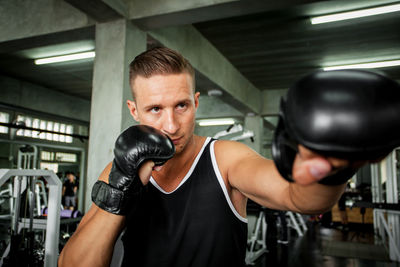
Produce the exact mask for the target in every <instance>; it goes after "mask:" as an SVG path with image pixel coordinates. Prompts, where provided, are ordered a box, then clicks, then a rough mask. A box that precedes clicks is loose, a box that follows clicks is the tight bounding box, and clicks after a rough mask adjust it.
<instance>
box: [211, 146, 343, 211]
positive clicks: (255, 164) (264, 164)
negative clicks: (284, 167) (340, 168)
mask: <svg viewBox="0 0 400 267" xmlns="http://www.w3.org/2000/svg"><path fill="white" fill-rule="evenodd" d="M222 151H223V154H225V155H230V157H229V162H228V160H226V159H224V158H226V157H223V156H222V153H221V152H222ZM216 153H217V159H218V162H219V165H220V167H221V169H222V170H223V171H224V172H225V175H226V177H227V180H228V183H229V185H230V186H231V187H232V188H233V189H234V190H238V191H240V192H241V193H242V194H243V195H244V196H246V197H248V198H250V199H252V200H253V201H255V202H257V203H259V204H260V205H262V206H265V207H269V208H272V209H280V210H292V211H295V212H301V213H308V214H316V213H320V212H322V211H325V210H327V209H329V208H330V207H331V206H333V205H334V204H335V203H336V201H337V200H338V199H339V197H340V195H341V194H342V192H343V190H344V185H339V186H325V185H321V184H319V183H317V181H318V180H319V179H320V178H322V176H325V175H326V174H328V173H329V172H330V171H331V169H332V168H333V167H336V166H335V165H337V164H343V163H342V162H337V161H335V160H333V159H326V158H323V157H321V156H316V155H314V154H307V153H304V154H303V155H298V159H296V162H295V166H294V167H293V168H294V172H295V173H294V176H295V178H296V179H297V178H299V179H300V182H296V183H289V182H288V181H286V180H285V179H283V178H282V177H281V175H280V174H279V172H278V171H277V169H276V167H275V165H274V163H273V161H271V160H269V159H266V158H263V157H262V156H260V155H259V154H257V153H256V152H255V151H253V150H251V149H250V148H248V147H247V146H245V145H243V144H241V143H237V142H232V141H218V142H217V143H216ZM220 153H221V154H220ZM317 165H318V166H319V168H320V171H321V173H320V174H319V175H320V176H319V177H315V176H313V174H312V173H311V172H310V169H311V168H314V167H316V166H317ZM317 168H318V167H317ZM314 175H315V173H314Z"/></svg>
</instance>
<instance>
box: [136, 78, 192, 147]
mask: <svg viewBox="0 0 400 267" xmlns="http://www.w3.org/2000/svg"><path fill="white" fill-rule="evenodd" d="M192 83H193V80H192V78H191V76H190V75H189V74H187V73H181V74H166V75H154V76H151V77H150V78H144V77H142V76H137V77H136V78H135V80H134V81H133V88H134V90H135V101H130V100H128V107H129V109H130V111H131V114H132V116H133V118H134V119H135V120H136V121H138V122H139V123H140V124H145V125H149V126H152V127H154V128H156V129H158V130H160V131H162V132H163V133H165V134H166V135H168V136H169V137H170V138H171V139H172V141H173V142H174V144H175V149H176V153H180V152H181V151H182V150H183V149H184V148H185V146H186V145H187V143H188V142H189V141H190V140H191V137H192V136H193V132H194V126H195V114H196V110H197V107H198V104H199V95H200V93H196V94H194V93H193V84H192Z"/></svg>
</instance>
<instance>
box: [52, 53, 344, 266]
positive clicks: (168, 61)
mask: <svg viewBox="0 0 400 267" xmlns="http://www.w3.org/2000/svg"><path fill="white" fill-rule="evenodd" d="M130 85H131V88H132V93H133V99H134V100H133V101H131V100H128V101H127V105H128V108H129V110H130V112H131V115H132V116H133V118H134V119H135V120H136V121H138V122H139V123H140V124H141V125H148V126H151V127H153V128H155V129H157V130H159V131H160V132H161V133H163V134H165V135H166V136H168V137H169V138H170V140H171V141H172V143H173V145H174V146H175V155H174V156H173V157H172V158H171V159H169V160H168V161H166V162H165V164H164V165H163V166H162V167H161V166H155V163H154V162H153V161H152V160H147V161H145V162H144V163H143V164H141V165H140V167H138V170H137V171H138V175H139V177H140V181H141V183H142V184H143V185H146V186H145V188H144V189H143V190H142V191H141V193H140V194H139V195H140V196H139V197H135V198H134V201H130V202H129V203H130V204H128V205H131V206H132V208H131V210H130V211H129V212H127V213H122V212H115V213H114V212H112V211H111V210H113V209H112V208H110V207H107V205H108V204H109V203H106V202H109V200H108V199H105V198H104V197H103V199H102V200H100V201H98V202H97V200H98V198H99V197H98V195H99V194H100V193H97V192H102V194H104V195H107V194H108V195H107V196H108V198H109V197H113V196H112V195H109V192H108V191H107V190H108V189H106V187H107V184H109V183H111V181H112V180H113V179H114V177H115V175H116V173H119V174H118V175H119V176H121V175H120V173H121V172H124V171H123V170H122V169H124V168H120V167H118V164H119V163H117V162H116V161H115V160H114V162H113V163H110V164H109V165H108V166H107V167H106V168H105V169H104V171H103V172H102V174H101V175H100V177H99V180H100V181H102V182H101V183H102V184H103V185H101V187H100V189H99V188H98V187H96V193H95V194H94V197H93V199H95V201H96V203H97V204H98V205H99V206H101V208H100V207H99V206H98V205H92V207H91V208H90V210H89V211H88V213H87V214H86V215H85V216H84V218H83V219H82V221H81V223H80V225H79V227H78V229H77V230H76V232H75V233H74V235H73V236H72V237H71V239H70V240H69V242H68V243H67V244H66V246H65V247H64V249H63V251H62V253H61V255H60V258H59V266H74V267H77V266H108V265H109V264H110V261H111V257H112V253H113V247H114V244H115V242H116V240H117V238H118V236H119V235H120V233H121V232H122V231H123V229H124V228H125V227H126V231H125V233H124V236H123V238H122V240H123V242H124V262H123V265H124V266H243V265H244V257H245V249H246V239H247V219H246V203H247V199H248V198H250V199H252V200H253V201H255V202H257V203H259V204H260V205H262V206H266V207H269V208H271V209H279V210H292V211H295V212H300V213H308V214H316V213H321V212H323V211H325V210H327V209H329V208H330V207H331V206H333V205H334V204H335V203H336V202H337V200H338V199H339V197H340V195H341V193H342V192H343V190H344V186H345V184H343V185H335V186H326V185H322V184H320V183H318V181H319V180H321V179H322V178H324V177H325V176H327V175H328V174H330V172H331V171H332V170H333V169H336V168H340V167H342V166H346V165H348V162H347V161H346V160H341V159H336V158H330V157H328V158H326V157H323V156H320V155H317V154H316V153H314V152H312V151H310V150H308V149H306V148H305V147H302V146H299V153H298V155H297V156H296V158H295V161H294V164H293V178H294V180H295V183H289V182H287V181H286V180H284V179H282V177H281V176H280V174H279V172H278V171H277V169H276V167H275V165H274V163H273V162H272V161H271V160H268V159H265V158H263V157H261V156H260V155H259V154H257V153H256V152H254V151H253V150H251V149H250V148H248V147H247V146H245V145H243V144H241V143H238V142H232V141H223V140H219V141H215V142H213V141H211V140H210V139H209V138H205V137H201V136H196V135H194V128H195V114H196V110H197V108H198V106H199V93H196V92H195V88H194V86H195V78H194V70H193V68H192V67H191V65H190V63H189V62H188V61H187V60H186V59H184V58H183V57H182V56H181V55H180V54H178V53H177V52H175V51H173V50H170V49H168V48H155V49H152V50H149V51H147V52H144V53H142V54H141V55H139V56H137V57H136V58H135V60H134V61H133V62H132V63H131V65H130ZM135 134H136V133H135ZM139 135H140V136H142V135H144V134H143V133H139ZM124 138H129V136H128V137H127V136H125V137H124ZM124 142H125V141H124ZM117 143H118V141H117ZM128 149H129V148H128ZM117 150H118V149H117ZM124 153H125V152H124ZM129 153H130V152H129ZM134 153H136V152H134ZM117 154H118V153H117ZM117 157H118V156H117ZM122 164H127V165H129V164H130V163H129V162H128V163H126V162H125V163H122ZM157 165H158V164H157ZM116 166H117V167H116ZM125 169H129V168H125ZM121 170H122V171H121ZM118 175H117V176H118ZM124 175H125V174H123V175H122V176H123V177H124V179H125V176H124ZM119 176H118V177H119ZM126 176H127V177H129V175H126ZM118 179H119V178H118ZM128 180H129V179H128ZM121 181H122V180H118V182H117V183H114V182H113V185H112V186H111V187H114V189H115V186H114V185H115V184H121V183H125V182H126V179H125V180H124V181H123V182H121ZM149 181H150V182H149ZM133 183H135V181H133ZM96 184H97V183H96ZM118 186H119V185H117V187H118ZM129 186H131V185H129ZM139 187H140V186H139ZM114 189H112V190H114ZM102 190H103V191H102ZM124 190H125V189H121V192H124ZM129 190H131V189H129ZM132 190H136V187H135V188H134V189H132ZM117 191H118V190H117ZM96 199H97V200H96ZM104 203H106V204H104ZM118 208H119V207H118ZM128 208H129V207H128ZM106 210H108V211H110V212H108V211H106ZM114 210H115V209H114Z"/></svg>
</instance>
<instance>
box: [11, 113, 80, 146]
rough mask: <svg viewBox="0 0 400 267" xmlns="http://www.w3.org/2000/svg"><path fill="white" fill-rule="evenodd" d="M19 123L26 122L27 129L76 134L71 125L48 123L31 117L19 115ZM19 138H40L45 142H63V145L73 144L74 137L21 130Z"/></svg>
mask: <svg viewBox="0 0 400 267" xmlns="http://www.w3.org/2000/svg"><path fill="white" fill-rule="evenodd" d="M17 121H23V122H25V125H26V126H27V127H31V128H36V129H42V130H48V131H53V132H58V133H66V134H72V133H73V132H74V127H73V126H72V125H70V124H65V123H60V122H53V121H46V120H42V119H38V118H32V117H29V116H23V115H18V116H17ZM17 135H18V136H24V137H31V138H39V139H43V140H49V141H56V142H63V143H72V136H66V135H61V134H55V133H43V132H40V131H35V130H24V129H20V130H18V131H17Z"/></svg>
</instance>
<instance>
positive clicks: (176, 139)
mask: <svg viewBox="0 0 400 267" xmlns="http://www.w3.org/2000/svg"><path fill="white" fill-rule="evenodd" d="M181 139H182V137H179V138H171V140H172V142H173V143H174V145H177V144H179V142H180V140H181Z"/></svg>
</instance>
